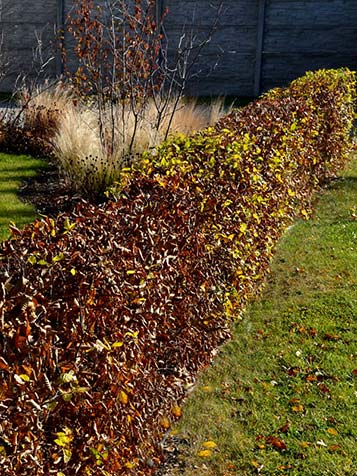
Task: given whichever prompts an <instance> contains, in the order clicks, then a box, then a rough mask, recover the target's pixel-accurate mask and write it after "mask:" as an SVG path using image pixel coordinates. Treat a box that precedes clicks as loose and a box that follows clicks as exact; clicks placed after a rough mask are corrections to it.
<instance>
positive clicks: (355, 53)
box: [0, 0, 357, 96]
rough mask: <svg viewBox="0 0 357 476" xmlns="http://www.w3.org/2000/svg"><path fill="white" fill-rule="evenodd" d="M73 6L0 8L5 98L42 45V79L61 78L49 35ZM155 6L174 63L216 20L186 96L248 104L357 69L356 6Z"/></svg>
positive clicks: (13, 2) (190, 2)
mask: <svg viewBox="0 0 357 476" xmlns="http://www.w3.org/2000/svg"><path fill="white" fill-rule="evenodd" d="M130 1H131V0H130ZM97 2H99V3H102V4H103V2H104V0H97ZM73 3H74V0H0V34H2V35H3V38H4V47H5V49H7V50H8V54H9V58H10V67H11V74H10V77H9V78H8V79H7V81H5V82H3V83H1V84H0V90H9V89H10V88H11V86H12V85H13V83H14V80H15V78H16V76H17V75H18V74H19V73H25V72H29V71H30V72H32V77H35V76H36V71H37V68H38V65H39V63H40V61H39V58H37V61H34V55H35V56H36V52H37V53H38V40H39V39H40V40H41V42H42V45H43V49H42V53H43V59H48V58H50V57H52V58H53V60H52V61H51V62H50V63H49V66H48V69H47V71H46V73H47V74H48V75H50V76H55V75H56V74H59V73H61V71H62V65H61V60H60V55H59V54H58V50H57V51H55V47H56V41H55V33H54V32H55V29H56V28H57V27H59V28H61V26H63V24H64V22H65V18H66V16H67V14H68V12H69V11H70V9H71V8H72V5H73ZM157 5H158V11H163V10H164V9H165V8H166V7H167V8H168V10H169V13H168V15H167V17H166V19H165V34H166V36H167V38H168V52H169V55H170V57H171V58H172V57H173V55H174V53H175V50H176V49H177V45H178V43H179V40H180V38H181V37H182V34H183V32H184V31H185V32H186V35H187V34H190V33H194V35H196V38H197V42H200V41H203V40H204V39H205V38H207V37H208V36H209V35H210V33H211V29H212V26H213V24H214V23H215V22H216V20H217V31H216V32H215V33H214V34H213V35H212V38H211V41H210V42H209V44H208V45H207V46H206V47H204V48H203V49H202V51H200V54H199V57H198V58H197V61H195V65H194V67H193V69H192V78H191V81H190V82H189V84H188V87H187V91H186V92H187V94H191V95H239V96H253V95H257V94H258V93H259V92H261V91H262V90H267V89H269V88H271V87H274V86H282V85H285V84H288V82H289V81H291V80H292V79H294V78H296V77H298V76H300V75H302V74H304V72H305V71H306V70H314V69H318V68H334V67H341V66H347V67H349V68H351V69H356V67H357V66H356V65H357V0H223V1H222V2H221V0H211V1H207V0H183V1H179V0H157ZM197 42H196V43H197ZM65 45H66V47H67V51H68V60H69V61H68V66H69V68H70V69H74V68H75V56H74V54H73V42H71V38H70V35H69V34H68V33H66V34H65ZM37 56H38V55H37ZM194 56H195V52H194V53H193V54H192V55H191V59H192V58H193V57H194Z"/></svg>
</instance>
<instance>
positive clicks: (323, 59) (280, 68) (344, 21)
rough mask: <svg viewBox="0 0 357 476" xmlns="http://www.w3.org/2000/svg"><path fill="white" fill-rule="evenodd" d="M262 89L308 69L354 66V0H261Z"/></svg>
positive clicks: (356, 62)
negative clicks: (263, 20) (263, 19)
mask: <svg viewBox="0 0 357 476" xmlns="http://www.w3.org/2000/svg"><path fill="white" fill-rule="evenodd" d="M266 1H267V4H266V16H265V32H264V45H263V60H262V89H263V90H268V89H270V88H272V87H275V86H282V85H286V84H288V83H289V82H290V81H291V80H292V79H294V78H296V77H298V76H301V75H303V74H304V73H305V71H308V70H316V69H320V68H338V67H344V66H345V67H349V68H351V69H356V67H357V2H356V1H355V0H317V1H312V0H305V1H302V0H266Z"/></svg>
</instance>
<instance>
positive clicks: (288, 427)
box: [279, 420, 290, 433]
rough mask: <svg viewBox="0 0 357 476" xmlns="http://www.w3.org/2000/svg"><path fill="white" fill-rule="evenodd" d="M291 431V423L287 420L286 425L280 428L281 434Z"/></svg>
mask: <svg viewBox="0 0 357 476" xmlns="http://www.w3.org/2000/svg"><path fill="white" fill-rule="evenodd" d="M289 429H290V421H289V420H286V423H285V425H283V426H282V427H281V428H279V432H280V433H287V432H288V431H289Z"/></svg>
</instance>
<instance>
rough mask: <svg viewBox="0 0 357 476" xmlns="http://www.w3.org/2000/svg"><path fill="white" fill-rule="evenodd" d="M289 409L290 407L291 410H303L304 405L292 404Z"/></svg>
mask: <svg viewBox="0 0 357 476" xmlns="http://www.w3.org/2000/svg"><path fill="white" fill-rule="evenodd" d="M291 409H292V411H293V412H296V413H298V412H303V411H304V406H303V405H301V404H300V405H294V406H293V407H292V408H291Z"/></svg>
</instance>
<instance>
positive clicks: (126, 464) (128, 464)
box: [124, 461, 134, 469]
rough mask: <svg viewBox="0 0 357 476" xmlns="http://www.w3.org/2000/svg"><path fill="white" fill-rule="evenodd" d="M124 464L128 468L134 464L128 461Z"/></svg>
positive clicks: (131, 467)
mask: <svg viewBox="0 0 357 476" xmlns="http://www.w3.org/2000/svg"><path fill="white" fill-rule="evenodd" d="M124 466H125V467H126V468H128V469H133V468H134V464H133V463H130V461H127V462H126V463H125V464H124Z"/></svg>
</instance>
